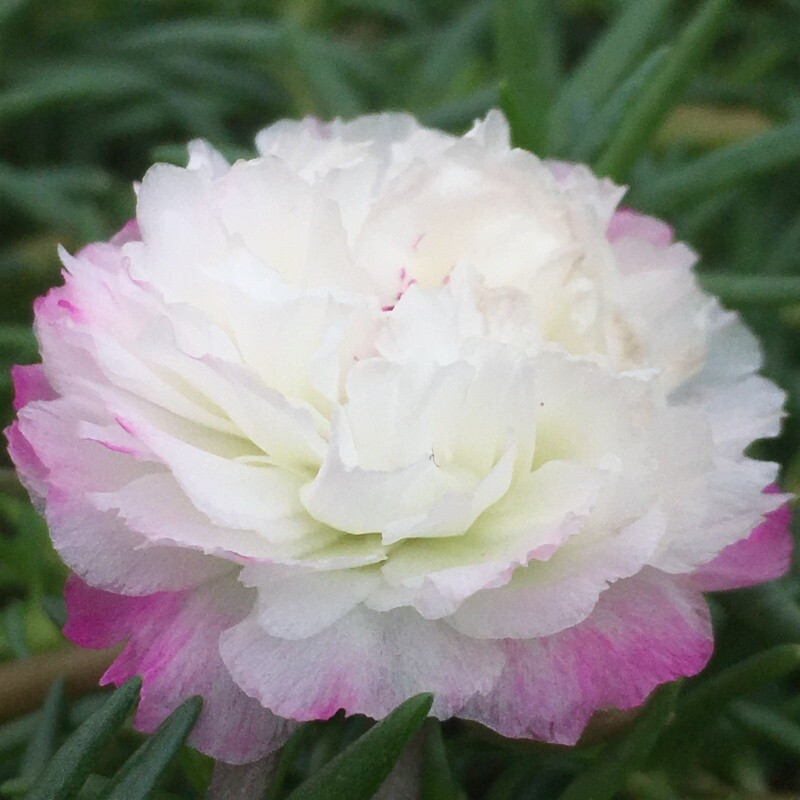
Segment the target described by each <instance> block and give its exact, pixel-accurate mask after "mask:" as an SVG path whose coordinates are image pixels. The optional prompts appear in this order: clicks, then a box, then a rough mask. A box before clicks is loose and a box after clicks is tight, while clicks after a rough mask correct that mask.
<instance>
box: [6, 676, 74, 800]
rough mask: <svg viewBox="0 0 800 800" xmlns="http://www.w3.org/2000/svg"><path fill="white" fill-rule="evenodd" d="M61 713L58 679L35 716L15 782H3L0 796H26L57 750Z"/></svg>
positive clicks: (61, 683)
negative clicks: (36, 717) (34, 722)
mask: <svg viewBox="0 0 800 800" xmlns="http://www.w3.org/2000/svg"><path fill="white" fill-rule="evenodd" d="M63 712H64V679H63V678H57V679H56V680H55V681H53V685H52V686H51V687H50V691H49V693H48V695H47V699H46V700H45V701H44V705H43V706H42V710H41V711H40V712H39V714H38V715H37V716H38V719H37V722H36V727H35V728H34V730H33V734H32V736H31V738H30V739H29V741H28V745H27V747H26V748H25V752H24V753H23V755H22V760H21V761H20V766H19V773H18V775H17V777H16V778H15V779H13V780H10V781H6V782H5V783H3V784H2V786H0V794H2V795H3V796H6V797H17V796H20V795H22V794H25V793H26V792H27V791H28V790H29V789H30V787H31V785H32V784H33V783H34V781H36V779H37V778H38V777H39V776H40V775H41V774H42V772H43V770H44V769H45V767H46V766H47V764H48V762H49V761H50V759H51V758H52V756H53V751H54V750H55V748H56V739H57V738H58V734H59V731H60V729H61V721H62V717H63ZM33 797H35V795H34V793H33V792H31V793H30V794H28V795H26V798H33ZM48 800H49V796H48Z"/></svg>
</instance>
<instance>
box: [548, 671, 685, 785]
mask: <svg viewBox="0 0 800 800" xmlns="http://www.w3.org/2000/svg"><path fill="white" fill-rule="evenodd" d="M679 690H680V684H679V683H672V684H669V685H667V686H664V687H662V688H661V689H659V690H658V691H657V692H656V694H655V695H654V696H653V698H652V700H650V702H649V703H648V704H647V706H646V707H645V709H644V710H643V711H642V712H641V714H640V716H639V719H638V720H637V721H636V724H635V726H634V728H633V730H632V731H630V733H628V734H627V735H626V736H625V737H624V738H623V739H621V740H620V741H618V742H614V743H613V744H611V745H610V746H609V747H607V748H606V749H605V750H604V751H603V752H602V753H600V754H599V755H598V756H597V758H595V760H594V761H593V762H592V763H591V764H590V765H589V766H588V767H587V768H586V769H585V770H584V771H583V772H581V773H580V774H579V775H578V777H577V778H575V780H573V781H572V783H570V785H569V786H567V788H566V789H565V790H564V792H563V793H562V794H561V796H560V797H559V800H607V798H610V797H613V796H614V794H616V792H618V791H619V790H620V789H621V788H622V787H623V786H624V785H625V782H626V781H627V779H628V778H629V777H630V775H632V774H633V773H634V772H637V771H638V770H640V769H641V768H642V766H643V765H644V764H645V762H646V760H647V757H648V756H649V755H650V752H651V751H652V749H653V747H654V746H655V743H656V741H657V740H658V738H659V736H660V735H661V732H662V730H663V729H664V726H665V725H666V724H667V721H668V720H669V718H670V715H671V714H672V711H673V709H674V707H675V700H676V698H677V696H678V692H679Z"/></svg>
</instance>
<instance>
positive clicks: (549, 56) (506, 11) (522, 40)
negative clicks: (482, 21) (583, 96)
mask: <svg viewBox="0 0 800 800" xmlns="http://www.w3.org/2000/svg"><path fill="white" fill-rule="evenodd" d="M495 40H496V42H497V57H498V61H499V64H500V72H501V75H502V76H503V78H504V81H505V82H504V85H503V88H502V89H501V104H502V106H503V110H504V111H505V113H506V116H507V117H508V121H509V124H510V125H511V133H512V138H513V140H514V143H515V144H516V145H517V146H519V147H524V148H526V149H528V150H531V151H532V152H536V153H540V154H542V155H544V146H545V133H546V120H547V113H548V111H549V108H550V105H551V102H552V99H553V97H554V95H555V92H556V88H557V86H558V81H559V63H558V62H559V56H558V50H559V46H558V28H557V26H556V24H555V11H554V6H553V3H552V0H496V2H495Z"/></svg>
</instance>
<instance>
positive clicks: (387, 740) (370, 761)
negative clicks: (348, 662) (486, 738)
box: [287, 694, 433, 800]
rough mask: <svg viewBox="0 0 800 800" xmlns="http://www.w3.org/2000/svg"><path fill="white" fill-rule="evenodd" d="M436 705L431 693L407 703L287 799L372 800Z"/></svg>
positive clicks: (421, 695) (377, 724) (343, 751)
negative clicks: (344, 798)
mask: <svg viewBox="0 0 800 800" xmlns="http://www.w3.org/2000/svg"><path fill="white" fill-rule="evenodd" d="M432 703H433V696H432V695H430V694H420V695H417V696H416V697H412V698H411V699H409V700H406V701H405V703H402V704H401V705H399V706H398V707H397V708H396V709H395V710H394V711H392V713H391V714H389V715H388V716H387V717H386V718H385V719H382V720H381V721H380V722H377V723H376V724H375V725H374V726H373V727H372V728H370V729H369V730H368V731H367V732H366V733H365V734H364V735H363V736H361V737H360V738H358V739H357V740H356V741H355V742H353V743H352V744H351V745H350V746H349V747H346V748H345V749H344V750H342V752H341V753H339V754H338V755H337V756H336V757H335V758H333V759H331V761H329V762H328V763H327V764H326V765H325V766H324V767H323V768H322V769H320V770H319V771H318V772H317V773H315V774H314V775H312V776H311V777H310V778H309V779H308V780H307V781H306V782H305V783H303V784H302V785H301V786H299V787H298V788H297V789H295V790H294V791H293V792H292V793H291V794H290V795H289V797H288V799H287V800H341V798H343V797H346V798H347V800H369V798H371V797H372V796H373V795H374V794H375V792H376V791H377V790H378V788H379V787H380V785H381V784H382V783H383V781H384V780H386V776H387V775H388V774H389V773H390V772H391V770H392V767H393V766H394V765H395V763H396V762H397V760H398V759H399V758H400V755H401V753H402V752H403V749H404V748H405V746H406V745H407V744H408V742H409V740H410V739H411V737H412V736H413V735H414V734H415V733H416V732H417V730H419V728H420V726H421V725H422V723H423V722H424V721H425V717H426V716H427V715H428V712H429V711H430V709H431V705H432Z"/></svg>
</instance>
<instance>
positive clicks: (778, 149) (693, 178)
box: [632, 118, 800, 212]
mask: <svg viewBox="0 0 800 800" xmlns="http://www.w3.org/2000/svg"><path fill="white" fill-rule="evenodd" d="M796 163H800V118H798V119H796V120H794V121H793V122H790V123H789V124H787V125H782V126H780V127H777V128H774V129H773V130H770V131H767V132H766V133H762V134H760V135H759V136H756V137H755V138H753V139H750V140H748V141H745V142H738V143H737V144H733V145H730V146H728V147H721V148H719V149H717V150H714V151H713V152H712V153H709V154H708V155H705V156H703V157H702V158H698V159H695V160H694V161H692V162H690V163H688V164H687V165H686V166H684V167H679V168H678V169H673V170H671V171H670V172H669V173H668V174H666V175H664V176H663V177H660V178H659V177H655V178H653V179H652V180H650V181H648V182H647V184H645V185H642V186H640V187H638V188H637V190H636V191H635V193H633V194H632V197H633V202H635V203H637V204H640V205H642V206H643V207H646V208H649V209H654V210H657V211H659V212H663V211H669V210H672V209H674V208H679V207H682V206H685V205H687V204H689V203H695V202H697V201H698V200H701V199H703V198H705V197H708V196H709V195H713V194H718V193H720V192H723V191H725V190H726V189H729V188H730V187H732V186H736V185H738V184H740V183H743V182H744V181H746V180H749V179H751V178H756V177H759V176H761V175H768V174H769V173H771V172H776V171H778V170H780V169H783V168H784V167H788V166H790V165H793V164H796Z"/></svg>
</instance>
